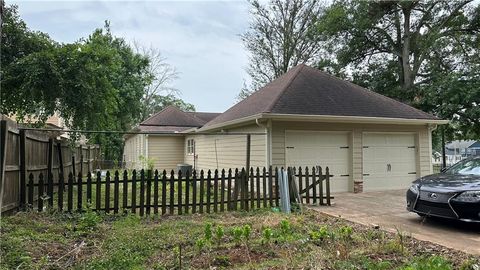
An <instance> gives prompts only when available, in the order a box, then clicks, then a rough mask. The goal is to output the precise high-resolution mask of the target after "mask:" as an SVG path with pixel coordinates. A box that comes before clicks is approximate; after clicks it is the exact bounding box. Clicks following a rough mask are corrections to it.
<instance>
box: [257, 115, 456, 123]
mask: <svg viewBox="0 0 480 270" xmlns="http://www.w3.org/2000/svg"><path fill="white" fill-rule="evenodd" d="M262 118H267V119H278V120H301V121H311V122H315V121H321V122H335V123H360V124H394V125H425V124H437V125H444V124H448V123H449V120H441V119H406V118H386V117H366V116H339V115H307V114H305V115H303V114H271V113H264V114H262Z"/></svg>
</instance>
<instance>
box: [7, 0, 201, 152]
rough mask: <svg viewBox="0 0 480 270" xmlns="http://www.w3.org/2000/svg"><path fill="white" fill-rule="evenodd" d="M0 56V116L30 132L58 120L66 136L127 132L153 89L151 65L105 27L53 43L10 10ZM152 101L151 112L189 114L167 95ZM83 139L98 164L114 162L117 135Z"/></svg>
mask: <svg viewBox="0 0 480 270" xmlns="http://www.w3.org/2000/svg"><path fill="white" fill-rule="evenodd" d="M0 55H1V56H0V58H1V66H2V70H1V76H2V80H1V89H2V99H0V102H1V104H0V108H1V111H0V113H2V114H7V115H15V117H16V118H17V120H18V121H19V122H29V121H33V122H34V123H33V124H32V125H35V126H43V125H44V123H45V121H46V120H47V118H48V117H49V116H51V115H53V114H54V113H58V114H59V116H60V117H62V119H63V120H64V121H65V125H66V127H67V128H71V129H79V130H115V131H127V130H130V129H132V128H133V127H134V125H136V124H137V123H138V121H139V120H141V119H142V115H141V114H142V112H143V106H144V105H145V104H146V103H145V102H143V101H142V99H143V97H144V96H145V94H146V91H148V89H150V88H149V86H150V85H151V84H152V83H153V82H154V81H155V80H156V81H155V82H156V83H157V84H158V83H159V81H158V80H157V78H156V77H155V74H152V72H153V70H155V68H153V67H152V61H153V59H151V58H150V57H149V55H145V54H141V53H138V52H136V51H135V50H134V49H133V48H132V46H131V45H130V44H128V43H127V42H126V41H125V40H124V39H123V38H120V37H116V36H114V35H113V34H112V33H111V31H110V25H109V23H108V22H106V23H105V26H104V27H103V28H99V29H95V30H94V31H93V32H92V34H90V35H89V36H88V37H85V38H81V39H80V40H78V41H76V42H74V43H63V44H60V43H57V42H55V41H53V40H51V39H50V38H49V36H48V35H47V34H45V33H41V32H35V31H32V30H30V29H29V28H28V27H27V25H26V23H25V22H24V21H23V20H22V19H21V18H20V16H19V14H18V8H17V7H16V6H14V5H12V6H6V7H5V13H4V16H3V24H2V47H1V54H0ZM157 69H158V68H157ZM155 100H156V101H154V102H153V104H155V105H154V106H153V109H154V110H155V109H158V106H166V105H170V104H173V105H177V106H180V107H182V108H185V109H189V110H193V109H194V108H193V106H191V104H187V103H185V102H183V101H182V100H180V99H178V98H176V97H175V96H174V95H171V94H168V95H166V96H160V95H155ZM155 106H157V107H155ZM71 135H72V139H76V138H78V137H79V134H71ZM87 139H89V141H90V142H91V143H95V144H99V145H101V150H102V156H103V159H107V160H121V159H122V152H123V138H122V136H121V135H120V134H116V133H112V134H100V133H99V134H89V135H88V136H87Z"/></svg>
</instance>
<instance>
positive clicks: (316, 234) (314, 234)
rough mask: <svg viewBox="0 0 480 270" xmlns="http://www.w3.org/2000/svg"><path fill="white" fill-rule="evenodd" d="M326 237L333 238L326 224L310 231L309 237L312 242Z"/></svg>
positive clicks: (320, 240)
mask: <svg viewBox="0 0 480 270" xmlns="http://www.w3.org/2000/svg"><path fill="white" fill-rule="evenodd" d="M328 238H333V232H330V231H329V230H328V227H327V226H322V227H320V229H319V230H318V231H311V232H310V239H311V240H313V241H314V242H322V241H324V240H326V239H328Z"/></svg>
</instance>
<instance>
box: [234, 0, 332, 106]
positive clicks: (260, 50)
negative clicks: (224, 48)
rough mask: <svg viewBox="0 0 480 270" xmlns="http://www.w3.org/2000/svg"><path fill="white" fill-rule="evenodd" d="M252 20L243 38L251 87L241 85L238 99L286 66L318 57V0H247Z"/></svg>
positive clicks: (320, 7) (319, 12) (286, 69)
mask: <svg viewBox="0 0 480 270" xmlns="http://www.w3.org/2000/svg"><path fill="white" fill-rule="evenodd" d="M250 6H251V9H250V14H251V16H252V22H251V23H250V28H249V30H248V31H247V32H246V33H244V34H243V35H242V36H241V37H242V41H243V43H244V45H245V47H246V49H247V51H248V52H249V53H250V59H249V61H250V63H249V65H248V68H247V72H248V74H249V76H250V77H251V80H252V84H251V86H250V87H247V86H244V87H243V89H242V91H241V93H240V94H239V98H245V97H246V96H248V95H250V94H251V93H252V92H253V91H255V90H257V89H258V88H260V87H261V86H263V85H265V84H267V83H269V82H270V81H272V80H274V79H276V78H278V77H279V76H280V75H282V74H283V73H285V72H287V71H288V69H289V68H291V67H293V66H296V65H298V64H301V63H306V62H310V61H313V60H315V59H316V58H317V57H318V54H319V50H320V48H321V47H320V46H319V41H320V38H321V36H319V35H317V33H316V31H315V26H316V23H317V18H318V17H319V16H320V15H321V12H322V5H321V4H320V1H319V0H291V1H282V0H271V1H270V2H268V4H265V5H263V4H260V2H259V1H258V0H253V1H251V2H250Z"/></svg>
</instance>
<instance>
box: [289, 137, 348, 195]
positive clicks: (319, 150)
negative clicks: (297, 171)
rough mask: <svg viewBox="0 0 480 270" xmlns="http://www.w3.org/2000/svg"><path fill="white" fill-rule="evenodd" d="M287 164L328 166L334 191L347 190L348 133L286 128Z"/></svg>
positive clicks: (323, 167)
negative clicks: (287, 129) (288, 129)
mask: <svg viewBox="0 0 480 270" xmlns="http://www.w3.org/2000/svg"><path fill="white" fill-rule="evenodd" d="M285 136H286V144H285V146H286V162H287V166H295V167H299V166H301V167H302V169H303V167H305V166H308V167H310V169H311V167H313V166H321V167H322V169H323V172H325V167H327V166H328V167H329V170H330V174H332V175H334V177H333V178H331V179H332V182H331V190H332V191H333V192H344V191H348V183H349V178H350V176H349V174H350V173H349V171H350V149H349V147H350V146H349V136H348V133H345V132H342V133H338V132H318V131H286V134H285Z"/></svg>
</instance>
